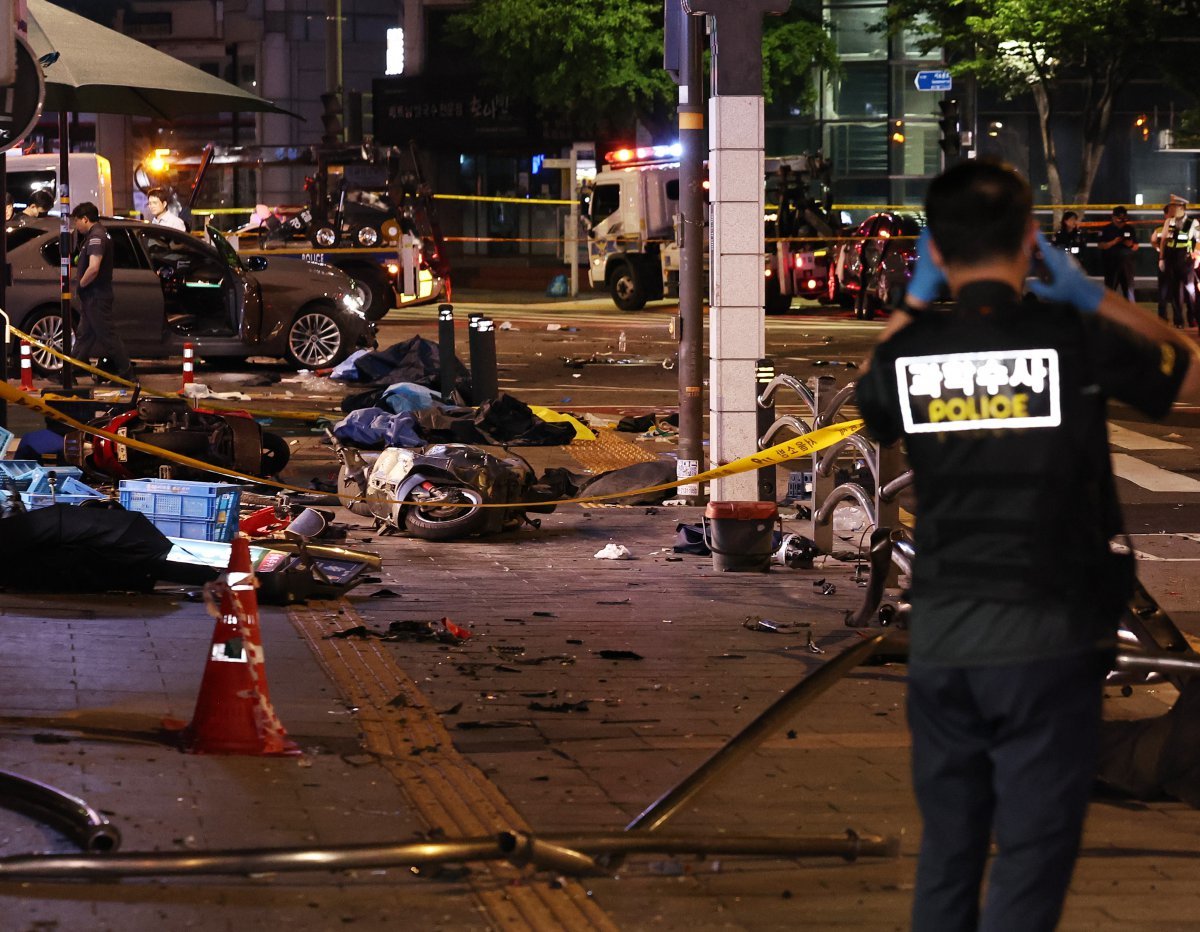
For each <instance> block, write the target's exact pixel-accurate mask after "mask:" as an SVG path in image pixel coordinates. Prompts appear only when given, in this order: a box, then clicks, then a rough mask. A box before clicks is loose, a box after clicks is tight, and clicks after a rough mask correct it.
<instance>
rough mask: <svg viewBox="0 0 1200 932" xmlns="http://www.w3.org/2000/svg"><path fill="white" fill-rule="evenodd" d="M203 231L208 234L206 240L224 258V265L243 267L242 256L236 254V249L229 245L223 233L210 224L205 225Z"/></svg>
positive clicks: (232, 267)
mask: <svg viewBox="0 0 1200 932" xmlns="http://www.w3.org/2000/svg"><path fill="white" fill-rule="evenodd" d="M204 232H205V233H207V234H208V241H209V242H210V243H211V244H212V247H213V248H214V249H215V250H216V251H217V252H218V253H219V254H220V256H221V258H222V259H224V260H225V264H226V265H228V266H229V267H230V268H231V269H238V270H242V269H244V268H245V265H243V264H242V257H241V256H239V255H238V254H237V250H236V249H234V248H233V247H232V246H231V245H229V240H227V239H226V238H225V234H224V233H222V232H221V231H220V230H218V229H217V228H216V227H214V226H211V225H210V226H207V227H205V228H204Z"/></svg>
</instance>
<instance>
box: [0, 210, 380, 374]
mask: <svg viewBox="0 0 1200 932" xmlns="http://www.w3.org/2000/svg"><path fill="white" fill-rule="evenodd" d="M101 222H102V223H103V225H104V227H105V229H106V230H108V232H109V235H110V236H111V237H112V242H113V289H114V292H115V294H116V303H115V312H116V319H117V326H118V328H119V329H120V332H121V337H122V339H124V341H125V346H126V348H127V349H128V350H129V354H130V355H131V356H133V357H135V358H142V359H162V358H165V357H169V356H176V355H180V354H181V353H182V350H183V344H184V343H191V344H192V345H193V346H194V347H195V349H196V353H197V355H203V356H207V357H219V356H225V357H238V358H242V359H244V358H246V357H248V356H278V357H283V358H284V359H286V360H287V361H288V362H289V363H290V364H291V365H293V366H295V367H297V368H301V369H320V368H325V367H327V366H332V365H335V364H336V363H338V362H340V361H341V360H342V359H345V358H346V356H348V355H349V354H350V353H351V352H352V351H353V350H354V348H355V347H357V346H361V345H366V344H368V343H370V342H372V341H373V339H374V326H373V325H372V324H370V323H368V321H367V319H366V317H365V316H364V314H363V306H362V299H361V297H360V296H359V295H358V294H356V292H355V288H354V286H353V283H352V282H351V281H350V279H349V278H348V277H347V276H346V275H345V274H344V273H343V272H340V271H338V270H337V269H334V268H331V267H329V266H323V265H314V264H312V263H308V262H302V261H299V260H296V259H285V258H280V259H274V258H272V259H270V260H268V259H266V258H264V257H261V256H254V257H250V258H247V259H245V260H243V259H242V258H241V257H239V256H238V254H237V252H236V251H235V250H234V249H233V248H232V247H231V246H230V245H229V244H228V243H227V242H226V241H225V240H224V238H223V237H221V236H220V234H213V235H210V242H205V241H204V240H200V239H197V238H196V237H194V236H189V235H187V234H186V233H179V232H177V231H175V230H170V229H166V228H164V227H161V226H154V225H152V224H149V223H141V222H138V221H134V220H118V219H112V218H104V219H103V220H102V221H101ZM58 234H59V221H58V220H57V219H56V218H52V217H46V218H41V219H37V220H26V221H24V222H21V221H17V222H13V223H10V225H9V227H8V260H9V263H10V264H11V266H12V284H11V285H9V287H8V307H7V308H6V310H7V311H8V313H9V316H10V318H11V319H12V323H13V325H14V326H16V327H18V328H20V329H21V330H24V331H25V332H26V333H28V334H30V335H31V336H33V337H34V338H35V339H37V340H39V341H40V342H42V343H46V344H49V345H52V346H54V347H55V348H56V349H61V348H62V312H61V309H60V303H59V299H58V294H59V284H58V274H59V273H58V268H59V246H58ZM76 312H78V303H76ZM33 362H34V366H35V367H36V368H37V369H38V370H39V371H40V372H41V373H42V374H43V375H47V374H50V373H53V372H56V371H58V370H59V369H61V368H62V362H61V361H60V360H59V359H58V358H56V357H54V356H52V355H51V354H50V353H47V352H46V351H45V350H39V349H38V348H37V347H34V349H33Z"/></svg>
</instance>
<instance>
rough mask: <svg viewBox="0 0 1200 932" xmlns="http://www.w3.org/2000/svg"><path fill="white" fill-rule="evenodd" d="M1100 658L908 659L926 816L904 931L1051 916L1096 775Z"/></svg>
mask: <svg viewBox="0 0 1200 932" xmlns="http://www.w3.org/2000/svg"><path fill="white" fill-rule="evenodd" d="M1110 659H1111V658H1110V657H1109V656H1108V655H1103V654H1100V653H1094V654H1084V655H1080V656H1076V657H1059V658H1055V659H1053V660H1045V661H1038V662H1033V663H1022V664H1007V665H1003V666H995V667H940V666H925V665H921V664H916V663H914V664H911V665H910V666H909V687H908V719H909V727H910V728H911V729H912V739H913V785H914V788H915V791H916V796H917V803H918V805H919V806H920V808H921V815H922V818H923V821H924V830H923V834H922V837H921V852H920V860H919V862H918V866H917V885H916V893H915V901H914V904H913V930H914V932H968V930H970V932H974V930H985V932H1013V930H1019V932H1050V930H1052V929H1054V927H1055V926H1056V925H1057V923H1058V919H1059V915H1060V913H1061V912H1062V904H1063V899H1064V898H1065V896H1066V892H1067V887H1068V885H1069V884H1070V880H1071V872H1072V870H1073V868H1074V865H1075V856H1076V854H1077V853H1078V850H1079V838H1080V834H1081V832H1082V829H1083V818H1084V813H1085V811H1086V810H1087V803H1088V795H1089V792H1090V789H1091V785H1092V781H1093V779H1094V777H1095V772H1096V758H1097V746H1098V736H1099V731H1100V701H1101V692H1102V684H1103V680H1104V675H1105V672H1106V671H1107V670H1108V669H1109V662H1108V661H1109V660H1110ZM993 834H994V835H995V839H996V846H997V849H998V850H997V853H996V856H995V858H994V859H993V861H992V867H991V873H990V875H989V877H988V889H987V899H986V903H985V904H984V907H983V911H982V916H981V915H980V905H979V899H980V885H981V882H982V880H983V875H984V867H985V865H986V862H987V856H988V848H989V842H990V840H991V837H992V835H993Z"/></svg>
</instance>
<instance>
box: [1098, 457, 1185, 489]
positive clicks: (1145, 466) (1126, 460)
mask: <svg viewBox="0 0 1200 932" xmlns="http://www.w3.org/2000/svg"><path fill="white" fill-rule="evenodd" d="M1112 464H1113V473H1114V474H1115V475H1117V476H1119V477H1120V478H1122V479H1125V480H1127V481H1129V482H1132V483H1133V484H1134V485H1139V486H1141V487H1142V488H1143V489H1146V490H1147V491H1150V492H1200V481H1197V480H1195V479H1193V478H1191V477H1190V476H1181V475H1180V474H1179V473H1176V472H1171V471H1170V470H1169V469H1162V468H1160V467H1158V466H1152V465H1151V464H1150V463H1147V462H1145V461H1143V460H1140V459H1138V458H1137V457H1136V456H1130V455H1129V454H1128V453H1114V454H1113V455H1112Z"/></svg>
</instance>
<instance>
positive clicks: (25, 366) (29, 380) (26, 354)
mask: <svg viewBox="0 0 1200 932" xmlns="http://www.w3.org/2000/svg"><path fill="white" fill-rule="evenodd" d="M21 391H23V392H34V391H37V389H36V388H34V387H33V351H32V350H31V349H30V347H29V344H28V343H26V342H25V341H24V340H22V341H21Z"/></svg>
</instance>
